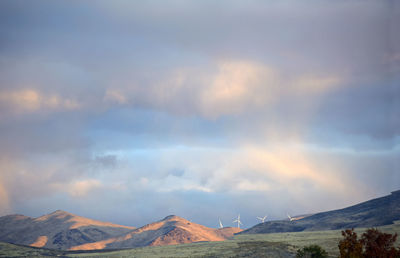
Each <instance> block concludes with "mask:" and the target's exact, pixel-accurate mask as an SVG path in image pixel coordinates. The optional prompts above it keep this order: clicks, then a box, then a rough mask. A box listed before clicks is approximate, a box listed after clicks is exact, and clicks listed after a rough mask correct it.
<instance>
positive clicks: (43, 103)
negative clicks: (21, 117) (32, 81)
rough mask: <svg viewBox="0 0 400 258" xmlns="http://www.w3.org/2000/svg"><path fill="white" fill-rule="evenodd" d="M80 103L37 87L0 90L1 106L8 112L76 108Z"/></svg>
mask: <svg viewBox="0 0 400 258" xmlns="http://www.w3.org/2000/svg"><path fill="white" fill-rule="evenodd" d="M79 106H80V105H79V104H78V103H77V102H76V101H75V100H72V99H63V98H61V97H59V96H57V95H55V94H54V95H45V94H42V93H40V92H39V91H37V90H35V89H23V90H15V91H0V107H1V108H2V109H3V110H7V113H13V112H14V113H16V114H20V113H31V112H36V111H39V110H44V111H50V110H53V111H54V110H57V111H61V110H75V109H78V108H79Z"/></svg>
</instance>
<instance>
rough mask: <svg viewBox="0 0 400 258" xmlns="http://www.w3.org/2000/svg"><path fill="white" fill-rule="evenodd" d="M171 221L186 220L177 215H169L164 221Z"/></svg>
mask: <svg viewBox="0 0 400 258" xmlns="http://www.w3.org/2000/svg"><path fill="white" fill-rule="evenodd" d="M171 220H184V218H181V217H179V216H176V215H169V216H167V217H165V218H164V219H163V221H171Z"/></svg>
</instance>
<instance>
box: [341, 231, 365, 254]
mask: <svg viewBox="0 0 400 258" xmlns="http://www.w3.org/2000/svg"><path fill="white" fill-rule="evenodd" d="M342 236H343V237H344V239H343V240H340V242H339V251H340V257H342V258H359V257H363V256H362V251H363V245H362V243H361V241H360V240H358V239H357V233H356V232H354V228H352V229H346V230H345V231H342Z"/></svg>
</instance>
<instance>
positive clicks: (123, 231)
mask: <svg viewBox="0 0 400 258" xmlns="http://www.w3.org/2000/svg"><path fill="white" fill-rule="evenodd" d="M396 220H400V190H399V191H395V192H392V193H391V194H390V195H388V196H384V197H380V198H376V199H373V200H369V201H366V202H363V203H360V204H357V205H354V206H350V207H347V208H344V209H339V210H332V211H327V212H321V213H317V214H313V215H310V216H295V217H294V219H292V220H276V221H268V222H264V223H260V224H257V225H255V226H254V227H252V228H249V229H247V230H244V231H242V230H241V229H239V228H232V227H225V228H220V229H214V228H208V227H206V226H203V225H200V224H197V223H194V222H192V221H189V220H186V219H184V218H181V217H178V216H175V215H170V216H167V217H165V218H164V219H162V220H159V221H156V222H153V223H150V224H147V225H145V226H143V227H140V228H135V227H129V226H122V225H117V224H113V223H109V222H102V221H97V220H92V219H88V218H84V217H81V216H77V215H74V214H72V213H69V212H66V211H61V210H57V211H55V212H53V213H50V214H47V215H44V216H41V217H38V218H31V217H27V216H24V215H18V214H16V215H7V216H3V217H0V241H2V242H7V243H13V244H20V245H27V246H33V247H43V248H49V249H59V250H96V249H124V248H135V247H144V246H164V245H175V244H183V243H193V242H203V241H223V240H226V239H229V238H231V237H233V236H234V235H235V234H261V233H280V232H299V231H317V230H334V229H345V228H359V227H363V228H366V227H377V226H383V225H390V224H393V223H394V222H395V221H396Z"/></svg>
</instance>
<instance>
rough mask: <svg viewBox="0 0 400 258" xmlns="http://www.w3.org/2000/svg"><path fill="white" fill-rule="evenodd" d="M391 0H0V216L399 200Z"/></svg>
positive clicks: (227, 219)
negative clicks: (395, 196) (392, 196)
mask: <svg viewBox="0 0 400 258" xmlns="http://www.w3.org/2000/svg"><path fill="white" fill-rule="evenodd" d="M399 24H400V3H399V2H398V1H394V0H393V1H389V0H387V1H386V0H383V1H373V0H367V1H361V0H350V1H341V0H339V1H324V0H320V1H314V0H311V1H289V0H284V1H275V0H267V1H257V0H250V1H235V0H233V1H232V0H229V1H228V0H221V1H208V0H206V1H175V0H166V1H50V0H49V1H42V0H40V1H21V0H4V1H0V215H6V214H12V213H19V214H24V215H28V216H33V217H37V216H40V215H43V214H46V213H50V212H52V211H54V210H57V209H61V210H66V211H69V212H71V213H75V214H78V215H81V216H86V217H89V218H93V219H99V220H105V221H111V222H114V223H119V224H124V225H132V226H142V225H144V224H147V223H150V222H153V221H156V220H159V219H162V218H163V217H165V216H167V215H170V214H175V215H178V216H181V217H184V218H186V219H189V220H192V221H193V222H197V223H200V224H204V225H206V226H209V227H217V226H218V218H221V220H222V222H223V223H224V225H226V226H233V224H234V223H233V222H232V221H233V219H234V217H235V216H237V215H238V214H241V218H242V222H243V224H244V227H251V226H253V225H254V224H256V223H257V219H256V217H257V216H260V217H263V216H264V215H268V216H269V217H268V218H269V219H283V218H285V217H286V215H287V213H288V214H291V215H297V214H309V213H314V212H319V211H326V210H331V209H338V208H343V207H346V206H349V205H352V204H355V203H358V202H361V201H366V200H368V199H371V198H376V197H379V196H384V195H387V194H390V192H391V191H394V190H398V189H400V88H399V85H400V32H399V30H398V26H399Z"/></svg>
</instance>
